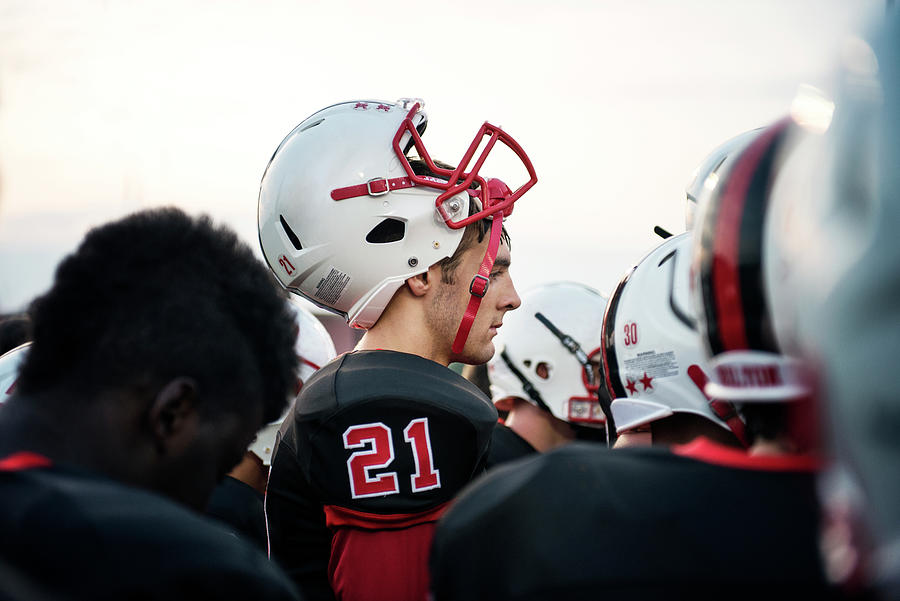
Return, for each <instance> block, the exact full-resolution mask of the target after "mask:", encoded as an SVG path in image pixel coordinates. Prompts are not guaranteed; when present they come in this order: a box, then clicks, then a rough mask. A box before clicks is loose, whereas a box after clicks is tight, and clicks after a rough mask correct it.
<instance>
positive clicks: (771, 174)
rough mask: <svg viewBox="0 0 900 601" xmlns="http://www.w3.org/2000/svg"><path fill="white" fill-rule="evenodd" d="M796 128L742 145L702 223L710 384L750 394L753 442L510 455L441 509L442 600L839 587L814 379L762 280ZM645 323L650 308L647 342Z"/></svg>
mask: <svg viewBox="0 0 900 601" xmlns="http://www.w3.org/2000/svg"><path fill="white" fill-rule="evenodd" d="M786 127H788V122H786V121H782V122H779V123H777V124H775V125H773V126H770V127H768V128H766V129H764V130H762V131H761V132H760V133H759V135H758V136H757V137H756V138H755V139H754V140H753V141H752V142H751V143H750V144H749V145H748V146H746V147H745V148H744V150H743V151H741V152H740V153H739V154H738V155H737V156H736V157H735V160H734V161H733V163H732V164H731V166H730V167H729V169H728V171H727V173H722V174H720V181H719V184H718V186H716V188H715V190H714V191H712V192H711V194H710V196H709V198H708V199H706V200H701V206H700V212H699V217H700V219H699V220H698V227H697V228H696V229H695V230H694V234H695V236H696V249H695V251H694V252H693V253H692V255H693V257H692V263H693V265H694V270H693V273H694V274H695V277H696V278H697V283H696V284H695V286H696V290H697V293H696V295H694V302H695V305H694V306H695V309H694V313H695V314H696V315H697V319H698V330H699V331H700V332H701V336H702V340H703V341H704V348H706V349H707V351H708V353H709V355H710V357H711V360H710V361H709V363H708V366H709V374H708V376H709V378H710V382H708V383H707V384H706V385H705V386H704V390H705V392H706V394H708V395H709V396H710V397H712V398H717V399H723V400H727V401H729V402H733V403H737V406H738V409H739V410H740V411H741V415H742V417H743V419H744V421H745V423H746V435H747V443H748V445H749V448H748V450H747V451H745V450H743V449H736V448H733V447H728V446H725V445H722V444H719V443H718V442H716V441H714V440H710V439H708V438H703V437H701V438H698V439H695V440H693V441H692V442H690V443H688V444H685V445H674V446H672V447H671V448H659V447H650V448H626V449H621V450H616V451H614V452H611V453H602V452H598V451H597V450H596V449H595V448H593V447H590V446H586V445H578V444H572V445H566V446H565V447H562V448H560V449H557V450H555V451H551V452H550V453H544V454H540V455H536V456H534V457H532V458H527V459H524V460H521V461H520V462H517V463H516V464H512V465H509V466H500V467H498V468H496V469H495V470H493V472H491V473H489V474H487V475H486V476H485V477H484V478H483V479H481V480H480V481H479V482H477V483H476V484H475V485H473V487H471V488H470V489H468V491H467V492H466V493H465V494H464V495H462V496H461V497H460V498H458V499H457V501H456V502H455V503H454V506H453V507H452V508H451V509H450V510H449V511H448V512H447V513H446V514H445V515H444V517H443V518H442V520H441V522H440V524H439V527H438V529H437V532H436V535H435V541H434V547H433V551H432V557H431V565H432V591H433V594H434V598H435V599H437V600H442V599H540V598H553V599H583V598H597V597H602V596H604V595H610V596H615V597H618V598H631V599H696V598H703V599H707V598H727V599H732V600H733V599H748V600H749V599H753V600H756V599H760V598H766V599H795V598H797V597H798V596H804V597H809V598H817V599H823V598H829V596H830V595H832V593H833V591H832V590H831V589H830V588H829V587H828V584H827V582H826V579H825V576H824V572H823V570H822V566H821V564H820V558H819V550H818V540H817V529H818V515H819V512H818V503H817V500H816V492H815V476H816V471H817V468H818V464H819V461H818V458H817V456H816V455H815V453H814V444H811V441H810V439H809V438H808V437H807V436H806V433H805V432H804V430H805V428H804V427H803V426H807V427H808V425H809V419H808V415H805V414H804V413H803V410H804V409H805V408H807V407H808V404H807V403H806V402H805V401H804V399H806V398H807V397H808V393H809V389H808V387H806V386H804V383H803V380H802V378H800V377H799V374H798V373H797V371H796V369H795V367H796V364H795V363H794V362H793V361H791V360H790V359H788V358H787V357H785V356H783V355H782V354H780V353H779V348H778V347H777V344H773V342H774V341H773V339H772V337H771V336H770V334H771V331H770V328H771V326H770V324H771V320H770V316H769V310H768V305H767V301H766V299H765V295H764V293H763V290H762V289H761V288H760V287H759V286H758V282H759V281H760V280H761V279H762V273H761V256H762V239H763V235H762V234H763V232H762V229H763V223H764V221H765V212H766V207H767V203H768V195H769V190H770V182H772V181H773V180H774V179H775V178H776V177H777V175H778V167H779V165H780V164H781V163H780V160H781V157H782V156H783V152H787V151H789V148H787V147H786V146H785V144H784V142H785V136H784V134H785V129H786ZM670 260H671V259H670ZM676 302H677V301H676ZM642 331H643V326H642V325H641V323H640V322H638V327H637V342H638V344H640V343H641V342H642V338H641V336H642ZM622 332H623V335H624V324H623V327H622ZM633 334H634V332H633V331H631V328H630V326H629V335H630V336H631V338H630V340H631V342H634V341H635V338H634V336H633ZM617 335H618V333H617ZM623 342H624V340H623ZM648 352H649V351H648ZM635 357H636V358H637V359H638V360H639V361H644V362H646V363H653V362H654V361H660V360H661V358H660V357H653V356H652V355H651V354H648V355H641V354H636V355H635ZM643 371H644V370H643V369H642V370H641V375H642V376H643ZM647 371H648V373H647V376H650V373H649V370H647ZM653 380H656V378H653ZM649 384H650V385H652V384H653V381H650V382H649ZM638 386H640V387H641V388H642V387H643V384H640V383H639V384H638ZM629 398H632V397H629ZM662 410H663V411H667V410H668V408H666V407H663V408H662ZM613 417H614V418H615V412H614V416H613ZM804 418H805V421H804ZM795 426H800V427H795ZM716 427H719V426H716ZM472 549H478V553H477V554H476V553H473V552H472ZM484 557H490V558H491V561H489V562H488V561H484V559H483V558H484Z"/></svg>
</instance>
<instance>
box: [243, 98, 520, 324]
mask: <svg viewBox="0 0 900 601" xmlns="http://www.w3.org/2000/svg"><path fill="white" fill-rule="evenodd" d="M421 109H422V102H421V101H414V100H400V101H398V102H397V103H392V102H382V101H368V100H364V101H353V102H344V103H341V104H336V105H333V106H330V107H328V108H325V109H322V110H320V111H318V112H317V113H315V114H313V115H312V116H310V117H309V118H307V119H306V120H304V121H303V122H302V123H301V124H300V125H298V126H297V127H295V128H294V129H293V131H291V132H290V133H289V134H288V136H287V137H286V138H285V139H284V141H282V143H281V145H280V146H279V147H278V149H277V150H276V151H275V154H274V156H273V157H272V159H271V161H270V162H269V165H268V167H267V169H266V172H265V174H264V175H263V179H262V184H261V186H260V192H259V239H260V244H261V246H262V250H263V254H264V255H265V258H266V261H267V262H268V264H269V267H270V268H271V269H272V271H273V272H274V273H275V275H276V277H277V278H278V280H279V281H280V282H281V283H282V285H284V286H285V287H286V288H287V289H289V290H291V291H293V292H296V293H298V294H301V295H303V296H304V297H306V298H308V299H309V300H310V301H312V302H313V303H316V304H317V305H319V306H321V307H324V308H326V309H329V310H331V311H334V312H336V313H339V314H341V315H343V316H344V317H346V319H347V321H348V323H349V324H350V325H351V326H354V327H358V328H368V327H371V326H372V325H374V324H375V322H376V321H377V320H378V318H379V316H380V315H381V313H382V311H383V310H384V308H385V307H386V306H387V304H388V303H389V302H390V300H391V298H392V297H393V295H394V292H396V290H397V289H398V288H399V287H400V286H401V285H402V284H403V283H404V282H405V281H406V280H407V279H408V278H410V277H412V276H414V275H417V274H419V273H423V272H425V271H427V270H428V268H429V267H430V266H432V265H434V264H435V263H437V262H439V261H440V260H442V259H444V258H446V257H449V256H451V255H452V254H453V252H454V251H455V250H456V248H457V246H458V245H459V243H460V240H461V239H462V234H463V229H461V228H464V227H465V226H467V225H469V224H470V223H474V222H476V221H478V220H481V219H485V218H492V217H493V216H498V215H502V216H508V215H509V213H510V212H511V211H512V208H513V203H514V202H515V201H516V200H518V199H519V198H520V197H521V196H522V194H524V193H525V192H526V191H527V190H528V189H529V188H531V186H533V185H534V183H535V182H536V181H537V177H536V176H535V174H534V169H533V168H532V166H531V162H530V160H529V159H528V157H527V156H526V155H525V152H524V151H523V150H522V148H521V147H520V146H519V145H518V144H517V143H516V142H515V141H514V140H513V139H512V138H511V137H510V136H509V135H508V134H506V133H505V132H503V131H502V130H501V129H500V128H498V127H496V126H493V125H490V124H488V123H485V124H484V125H483V126H482V127H481V129H480V130H479V131H478V133H477V134H476V136H475V139H474V140H473V142H472V144H471V145H470V147H469V149H468V150H467V152H466V153H465V154H464V156H463V157H462V159H461V160H460V161H459V163H458V166H457V167H456V168H455V169H446V168H442V167H440V166H438V165H436V164H435V163H434V161H433V160H432V159H431V156H430V154H429V152H428V151H427V150H426V149H425V146H424V143H423V142H422V137H421V134H423V133H424V131H425V125H426V123H427V117H426V115H425V113H424V112H423V111H422V110H421ZM497 142H501V143H502V145H503V146H506V147H507V148H508V149H510V150H511V151H512V152H513V153H514V154H515V155H516V156H517V157H518V162H519V163H521V164H522V165H524V167H525V169H524V171H525V172H527V178H528V179H527V181H525V182H524V183H522V185H521V186H519V187H518V188H517V189H516V190H515V192H512V191H510V190H509V188H508V187H507V186H506V185H505V184H503V183H502V182H500V181H499V180H489V179H487V178H486V177H484V176H482V175H481V174H480V169H481V168H482V166H483V164H484V161H485V160H486V159H487V157H488V155H489V154H490V153H491V151H492V150H493V149H494V148H495V147H496V143H497ZM479 147H481V148H482V150H481V151H480V153H479V154H477V155H476V150H478V149H479ZM412 149H415V155H418V158H420V159H421V162H420V164H421V165H422V168H421V169H419V168H417V169H414V168H413V165H411V163H410V160H411V159H413V158H415V155H413V154H409V155H408V153H411V152H412ZM413 164H416V161H413ZM423 170H424V172H425V174H423V173H422V171H423ZM417 171H418V172H417ZM489 182H490V184H489ZM470 205H472V206H470ZM498 223H499V221H498ZM496 229H497V233H496V235H494V234H492V238H493V237H496V239H497V242H498V243H499V236H500V231H499V228H496ZM490 262H491V263H492V262H493V257H491V259H490ZM488 270H489V267H488ZM476 279H477V278H476ZM482 281H487V279H486V278H482V279H481V280H478V281H477V282H474V281H473V290H474V293H473V295H474V296H478V293H479V292H480V290H479V284H480V283H481V282H482Z"/></svg>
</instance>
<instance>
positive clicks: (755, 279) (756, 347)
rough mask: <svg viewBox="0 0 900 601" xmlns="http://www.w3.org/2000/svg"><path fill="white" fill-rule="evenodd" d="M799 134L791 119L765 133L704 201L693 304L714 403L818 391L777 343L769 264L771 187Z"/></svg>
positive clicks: (789, 397) (697, 234) (722, 174)
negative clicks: (765, 261) (766, 274)
mask: <svg viewBox="0 0 900 601" xmlns="http://www.w3.org/2000/svg"><path fill="white" fill-rule="evenodd" d="M797 130H798V127H797V125H796V124H795V123H794V121H793V120H792V119H791V118H785V119H782V120H780V121H778V122H776V123H774V124H772V125H770V126H768V127H766V128H764V129H762V130H759V133H758V135H757V136H756V137H755V138H754V139H753V140H751V141H750V143H749V144H748V145H746V146H745V147H744V148H743V150H741V151H739V152H738V153H736V154H735V155H734V158H733V159H729V161H728V162H729V166H728V169H727V170H726V171H725V172H720V173H719V182H718V185H717V186H716V187H715V189H714V190H711V191H709V192H707V193H705V194H704V195H703V198H701V202H700V207H699V212H698V229H697V230H695V235H694V250H693V265H692V271H693V277H694V282H693V302H694V307H695V310H696V313H697V316H698V325H699V331H700V334H701V337H702V340H703V343H704V347H705V349H706V352H707V356H708V357H710V362H709V365H710V368H711V370H710V383H709V384H708V385H707V387H706V393H707V394H708V395H710V396H713V397H715V398H719V399H723V400H728V401H732V402H741V403H751V402H767V403H771V402H787V401H793V400H798V399H804V398H808V396H809V394H810V392H811V388H810V382H809V380H808V378H807V375H806V370H805V369H804V368H803V363H802V362H801V361H799V360H797V359H796V358H794V357H790V356H787V355H786V354H784V349H782V347H781V346H780V345H779V343H778V339H777V338H776V335H775V330H774V328H773V320H772V312H771V299H770V295H769V293H768V292H769V291H768V290H767V284H766V282H765V281H764V277H763V265H762V262H763V256H764V254H765V252H764V239H765V229H766V222H767V219H768V215H769V205H770V202H769V199H770V196H771V191H772V187H773V184H774V183H775V182H776V181H777V180H778V179H779V178H780V177H782V176H783V173H784V170H783V169H782V166H783V164H784V161H785V158H786V157H788V156H790V153H791V151H792V149H793V148H794V146H795V144H796V143H797V140H798V139H799V137H798V136H799V132H798V131H797Z"/></svg>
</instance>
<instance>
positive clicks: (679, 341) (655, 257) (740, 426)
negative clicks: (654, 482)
mask: <svg viewBox="0 0 900 601" xmlns="http://www.w3.org/2000/svg"><path fill="white" fill-rule="evenodd" d="M690 253H691V237H690V234H689V233H683V234H679V235H677V236H674V237H672V238H669V239H667V240H666V241H664V242H663V243H662V244H660V245H659V246H658V247H657V248H656V249H654V250H653V251H652V252H651V253H650V254H649V255H647V256H646V257H645V258H644V259H643V260H642V261H641V262H640V263H638V265H637V266H636V267H634V269H632V270H631V271H629V272H628V273H627V274H626V275H625V276H624V277H623V278H622V280H621V282H620V283H619V285H618V286H617V287H616V290H615V292H614V293H613V295H612V297H611V299H610V302H609V303H608V304H607V307H606V314H605V317H604V320H603V332H604V335H603V342H604V345H603V352H602V357H603V373H604V375H605V376H606V388H607V390H609V395H610V397H611V398H612V403H611V410H612V415H613V422H614V423H615V431H616V435H617V438H616V441H615V446H616V447H619V448H621V447H626V446H634V445H645V446H646V445H650V444H655V445H666V446H671V445H673V444H685V443H688V442H690V441H692V440H694V439H695V438H697V437H700V436H703V437H706V438H709V439H711V440H715V441H717V442H719V443H721V444H726V445H730V446H738V445H742V444H745V443H746V434H745V432H744V423H743V421H742V420H741V418H740V416H738V415H737V413H736V412H735V409H734V406H733V405H732V404H731V403H728V402H727V401H723V400H720V399H713V398H710V397H707V396H706V394H705V393H704V386H705V385H706V382H707V380H708V379H709V377H708V372H709V367H708V366H707V365H706V357H705V356H704V351H703V347H702V344H701V342H700V338H699V336H698V335H697V319H696V315H695V313H694V310H693V308H692V306H691V298H690V294H689V288H690V263H691V258H690Z"/></svg>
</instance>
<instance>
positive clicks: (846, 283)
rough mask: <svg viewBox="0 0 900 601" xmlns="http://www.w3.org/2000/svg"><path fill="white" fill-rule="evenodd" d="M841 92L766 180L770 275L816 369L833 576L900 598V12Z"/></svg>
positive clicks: (857, 41)
mask: <svg viewBox="0 0 900 601" xmlns="http://www.w3.org/2000/svg"><path fill="white" fill-rule="evenodd" d="M838 72H839V78H838V86H837V93H836V95H835V97H834V99H833V102H831V101H829V100H830V99H828V98H827V97H825V98H822V97H819V98H818V99H816V98H815V97H814V96H813V97H810V98H807V99H806V101H805V102H804V103H803V105H804V106H805V107H806V108H807V109H808V110H807V111H806V115H805V117H806V118H805V121H806V122H807V123H808V126H807V128H806V129H814V130H815V131H816V132H818V133H816V134H809V135H807V136H805V139H802V140H801V141H799V142H798V146H797V149H796V151H795V152H793V153H792V156H791V163H789V164H787V165H786V168H790V169H789V172H790V173H791V174H793V177H791V178H790V179H784V180H779V181H777V182H776V183H775V185H774V187H773V191H772V210H771V213H772V217H771V219H770V224H771V225H770V227H769V228H768V232H769V235H767V237H766V243H767V246H766V253H765V258H766V261H765V266H766V279H765V284H766V285H767V286H768V288H769V289H770V290H772V291H773V292H774V293H775V294H773V297H774V298H773V308H774V310H773V314H774V315H773V320H774V331H775V333H776V335H777V336H778V340H779V343H780V344H781V345H783V346H785V347H788V348H790V349H791V350H793V351H795V352H796V353H798V354H799V355H801V356H802V357H804V358H806V359H808V365H809V366H811V367H814V368H815V378H814V379H815V381H816V383H817V387H816V391H817V396H818V397H820V398H821V399H822V400H823V402H824V405H825V407H824V418H825V419H824V420H823V421H824V422H825V424H826V425H827V429H826V432H827V433H828V437H827V440H828V441H829V442H830V443H831V447H830V452H831V455H832V456H833V457H834V459H835V461H834V465H832V466H830V467H829V469H828V472H827V474H826V476H827V477H825V478H823V480H822V483H821V486H820V489H821V490H822V491H823V492H824V494H823V502H824V507H825V513H826V517H827V519H826V520H825V523H826V528H825V529H824V532H823V536H822V541H823V548H824V557H825V560H826V567H827V571H828V574H829V576H830V577H831V578H832V579H833V580H835V581H836V582H840V583H842V586H844V587H845V588H846V589H847V590H848V591H849V592H853V593H854V594H869V595H872V594H874V596H875V597H876V598H879V599H896V598H900V480H898V478H897V466H898V464H900V439H898V437H897V432H898V428H900V417H898V416H900V411H898V407H900V405H898V404H900V386H898V384H900V378H898V371H897V357H898V356H900V331H898V328H900V319H898V314H897V312H898V309H900V287H898V283H900V276H898V274H900V237H898V234H897V226H898V224H900V180H898V173H900V171H898V165H900V12H898V11H897V8H896V6H890V3H889V8H888V10H887V13H886V16H885V17H884V19H883V21H882V22H881V23H879V24H877V25H876V26H875V27H873V29H872V30H871V31H870V32H869V33H868V34H867V35H865V36H853V37H849V38H848V39H847V40H845V43H844V45H843V47H842V52H841V54H840V63H839V71H838Z"/></svg>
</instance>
